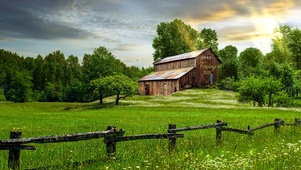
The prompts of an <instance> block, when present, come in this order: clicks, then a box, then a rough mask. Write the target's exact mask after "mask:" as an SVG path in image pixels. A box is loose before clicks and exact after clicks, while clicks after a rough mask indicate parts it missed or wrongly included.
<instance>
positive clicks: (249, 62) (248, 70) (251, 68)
mask: <svg viewBox="0 0 301 170" xmlns="http://www.w3.org/2000/svg"><path fill="white" fill-rule="evenodd" d="M238 61H239V78H240V79H243V78H245V77H249V76H251V75H259V74H260V69H261V68H262V61H263V54H262V52H261V51H260V50H259V49H257V48H253V47H250V48H247V49H245V50H244V51H242V52H241V53H240V55H239V58H238Z"/></svg>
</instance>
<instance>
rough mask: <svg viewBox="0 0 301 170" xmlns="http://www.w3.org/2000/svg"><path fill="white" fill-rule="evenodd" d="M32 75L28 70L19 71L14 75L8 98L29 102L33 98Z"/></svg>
mask: <svg viewBox="0 0 301 170" xmlns="http://www.w3.org/2000/svg"><path fill="white" fill-rule="evenodd" d="M31 80H32V77H31V76H30V74H29V72H28V71H22V72H20V71H17V72H15V74H14V75H13V77H12V82H11V84H10V89H9V91H8V92H7V98H11V100H12V101H14V102H28V101H31V100H32V89H31V87H32V82H31Z"/></svg>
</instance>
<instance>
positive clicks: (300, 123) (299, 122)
mask: <svg viewBox="0 0 301 170" xmlns="http://www.w3.org/2000/svg"><path fill="white" fill-rule="evenodd" d="M294 124H295V126H296V125H301V120H300V119H298V118H295V123H294Z"/></svg>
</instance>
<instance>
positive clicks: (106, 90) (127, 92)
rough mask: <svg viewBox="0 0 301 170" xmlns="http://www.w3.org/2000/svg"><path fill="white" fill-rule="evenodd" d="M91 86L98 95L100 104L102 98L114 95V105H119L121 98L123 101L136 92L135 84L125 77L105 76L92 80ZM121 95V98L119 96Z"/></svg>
mask: <svg viewBox="0 0 301 170" xmlns="http://www.w3.org/2000/svg"><path fill="white" fill-rule="evenodd" d="M91 84H93V85H94V87H96V88H95V91H97V92H98V93H99V98H100V103H102V98H103V97H105V96H109V95H116V100H115V104H116V105H118V104H119V100H120V99H121V98H123V99H125V98H126V97H128V96H131V95H132V94H134V93H136V92H137V88H138V87H137V83H136V82H133V80H131V79H130V78H129V77H127V76H125V75H114V76H107V77H105V78H99V79H96V80H93V81H92V82H91ZM121 95H123V96H121Z"/></svg>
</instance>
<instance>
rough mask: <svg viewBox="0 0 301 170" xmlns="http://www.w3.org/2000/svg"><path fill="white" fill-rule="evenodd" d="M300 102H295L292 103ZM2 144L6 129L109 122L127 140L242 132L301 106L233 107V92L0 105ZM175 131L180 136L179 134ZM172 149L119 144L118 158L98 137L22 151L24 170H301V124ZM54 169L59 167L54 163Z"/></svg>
mask: <svg viewBox="0 0 301 170" xmlns="http://www.w3.org/2000/svg"><path fill="white" fill-rule="evenodd" d="M295 100H296V101H295V102H296V103H297V104H298V103H301V102H300V101H299V100H300V99H295ZM0 110H1V116H0V124H1V126H0V127H1V133H0V139H8V138H9V132H10V131H11V130H19V131H22V137H24V138H27V137H38V136H50V135H63V134H74V133H83V132H94V131H102V130H105V129H106V128H107V126H108V125H113V126H116V127H117V128H122V129H124V130H125V135H138V134H150V133H152V134H153V133H166V132H167V128H168V124H169V123H174V124H176V125H177V127H179V128H180V127H185V126H197V125H204V124H212V123H215V122H216V120H222V121H225V122H228V127H234V128H240V129H247V126H248V125H250V126H251V127H253V128H254V127H258V126H260V125H263V124H266V123H270V122H273V121H274V119H275V118H280V119H282V120H284V121H285V122H288V123H289V122H293V121H294V118H300V117H301V116H300V115H301V108H266V107H264V108H258V107H252V106H251V105H250V104H248V103H238V102H237V93H234V92H228V91H221V90H216V89H191V90H186V91H181V92H178V93H175V94H173V95H170V96H167V97H163V96H160V97H158V96H157V97H155V96H139V95H136V96H133V97H130V98H127V99H125V100H121V101H120V105H119V106H114V98H106V99H105V100H104V104H103V105H99V104H98V103H97V101H96V102H95V103H9V102H2V103H0ZM179 133H180V132H179ZM181 134H184V135H185V136H184V138H180V139H177V144H176V149H175V151H173V152H169V150H168V140H167V139H160V140H137V141H127V142H119V143H117V152H116V158H110V159H108V158H107V157H106V151H105V149H106V148H105V144H104V143H103V139H95V140H88V141H80V142H70V143H53V144H32V145H34V146H36V148H37V150H35V151H27V150H22V151H21V169H33V168H39V167H47V169H300V167H301V157H300V155H301V154H300V153H301V127H293V126H283V127H281V128H280V132H279V133H278V134H275V133H274V129H273V127H269V128H266V129H262V130H259V131H256V132H255V134H254V135H253V136H252V137H248V136H247V135H241V134H237V133H232V132H222V144H221V145H220V146H216V140H215V129H206V130H196V131H188V132H181ZM7 159H8V151H0V169H7ZM54 165H56V166H54Z"/></svg>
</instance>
